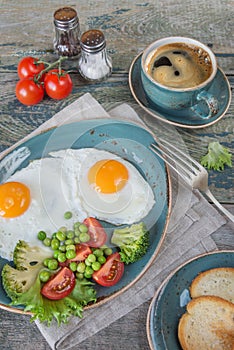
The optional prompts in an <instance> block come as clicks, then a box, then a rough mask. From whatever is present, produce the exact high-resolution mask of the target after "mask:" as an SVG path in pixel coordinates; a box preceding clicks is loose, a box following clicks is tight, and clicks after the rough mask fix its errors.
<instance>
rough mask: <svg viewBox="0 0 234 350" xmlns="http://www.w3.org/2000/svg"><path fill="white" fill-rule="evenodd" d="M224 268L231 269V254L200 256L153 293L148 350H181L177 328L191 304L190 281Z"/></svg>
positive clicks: (149, 317) (186, 264)
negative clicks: (207, 271)
mask: <svg viewBox="0 0 234 350" xmlns="http://www.w3.org/2000/svg"><path fill="white" fill-rule="evenodd" d="M227 266H230V267H234V251H230V250H229V251H219V252H212V253H208V254H203V255H200V256H198V257H196V258H193V259H192V260H190V261H188V262H186V263H185V264H183V265H182V266H180V267H179V268H178V269H177V270H176V271H174V272H173V273H172V274H170V276H169V277H168V278H167V279H166V280H165V282H164V283H163V285H162V287H161V288H159V290H158V291H157V292H156V294H155V296H154V298H153V299H152V302H151V304H150V308H149V311H148V317H147V336H148V341H149V344H150V348H151V350H181V347H180V344H179V341H178V338H177V327H178V322H179V319H180V317H181V316H182V314H183V313H184V312H185V310H186V304H187V302H188V301H189V300H190V296H189V286H190V284H191V282H192V280H193V279H194V278H195V277H196V276H197V275H198V273H200V272H202V271H205V270H208V269H211V268H215V267H227Z"/></svg>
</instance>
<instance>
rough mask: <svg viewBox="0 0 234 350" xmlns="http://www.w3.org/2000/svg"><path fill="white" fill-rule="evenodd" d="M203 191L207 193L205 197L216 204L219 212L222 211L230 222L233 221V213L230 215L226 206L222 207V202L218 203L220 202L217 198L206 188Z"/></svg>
mask: <svg viewBox="0 0 234 350" xmlns="http://www.w3.org/2000/svg"><path fill="white" fill-rule="evenodd" d="M204 193H205V194H206V195H207V197H209V198H210V200H211V201H212V202H213V203H214V204H215V205H216V207H217V208H219V210H220V211H221V212H223V213H224V214H225V215H226V216H227V217H228V218H229V219H230V220H231V221H232V222H234V215H232V214H231V213H230V211H228V210H227V209H226V208H224V207H223V206H222V204H220V203H219V202H218V201H217V199H216V198H215V197H214V196H213V194H212V193H211V192H210V190H209V189H206V190H205V191H204Z"/></svg>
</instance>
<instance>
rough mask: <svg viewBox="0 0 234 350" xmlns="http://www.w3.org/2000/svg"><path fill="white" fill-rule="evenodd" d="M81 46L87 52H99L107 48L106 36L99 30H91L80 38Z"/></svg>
mask: <svg viewBox="0 0 234 350" xmlns="http://www.w3.org/2000/svg"><path fill="white" fill-rule="evenodd" d="M80 46H81V48H82V49H83V50H84V51H86V52H99V51H101V50H102V49H104V47H105V46H106V40H105V37H104V34H103V32H102V31H101V30H99V29H90V30H88V31H87V32H84V33H83V34H82V35H81V38H80Z"/></svg>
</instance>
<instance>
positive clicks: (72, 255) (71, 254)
mask: <svg viewBox="0 0 234 350" xmlns="http://www.w3.org/2000/svg"><path fill="white" fill-rule="evenodd" d="M75 256H76V252H75V250H73V249H69V250H67V251H66V258H67V259H74V258H75Z"/></svg>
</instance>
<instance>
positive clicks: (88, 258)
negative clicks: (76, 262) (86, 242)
mask: <svg viewBox="0 0 234 350" xmlns="http://www.w3.org/2000/svg"><path fill="white" fill-rule="evenodd" d="M86 260H88V261H90V262H91V263H93V262H94V261H96V256H95V255H94V254H89V255H88V256H87V258H86Z"/></svg>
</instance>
